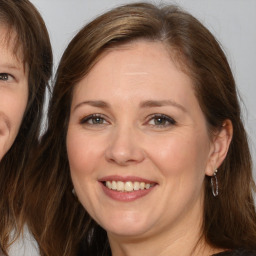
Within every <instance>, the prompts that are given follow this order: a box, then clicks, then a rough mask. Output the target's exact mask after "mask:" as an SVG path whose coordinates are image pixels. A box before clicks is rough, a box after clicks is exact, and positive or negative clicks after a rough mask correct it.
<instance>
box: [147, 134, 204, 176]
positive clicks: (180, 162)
mask: <svg viewBox="0 0 256 256" xmlns="http://www.w3.org/2000/svg"><path fill="white" fill-rule="evenodd" d="M151 140H152V141H151V142H150V143H149V144H151V146H149V145H147V146H146V147H145V148H147V153H148V155H150V157H149V158H150V159H151V160H152V161H153V162H154V164H155V166H157V167H158V169H160V170H161V171H162V174H163V175H164V176H177V177H180V176H181V175H183V174H186V176H188V177H189V176H190V177H191V175H198V173H202V175H204V169H205V166H206V163H207V159H208V150H209V146H208V143H207V139H205V137H204V136H201V135H200V136H195V135H190V136H189V135H187V134H170V135H169V136H165V138H161V139H159V138H158V139H157V140H154V138H152V139H151ZM153 140H154V142H153ZM152 145H154V146H153V147H152Z"/></svg>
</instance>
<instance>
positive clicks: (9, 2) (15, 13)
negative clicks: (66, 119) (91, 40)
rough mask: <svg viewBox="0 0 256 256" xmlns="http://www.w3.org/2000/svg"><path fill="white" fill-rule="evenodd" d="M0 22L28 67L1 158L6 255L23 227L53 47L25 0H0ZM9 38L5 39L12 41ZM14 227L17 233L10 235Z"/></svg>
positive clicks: (1, 235)
mask: <svg viewBox="0 0 256 256" xmlns="http://www.w3.org/2000/svg"><path fill="white" fill-rule="evenodd" d="M0 25H1V26H2V25H3V26H6V27H7V29H8V33H9V34H10V33H14V35H15V38H13V37H10V38H7V39H8V40H15V41H14V48H13V52H14V54H15V55H17V53H18V52H21V55H22V61H23V63H24V67H26V68H28V88H29V97H28V103H27V107H26V110H25V114H24V117H23V120H22V124H21V127H20V130H19V133H18V135H17V137H16V139H15V141H14V143H13V145H12V147H11V148H10V150H9V151H8V152H7V153H6V155H5V156H4V157H3V159H2V160H1V162H0V195H1V197H0V216H1V217H0V251H2V253H4V254H6V255H7V249H8V246H9V243H10V242H11V241H10V240H11V239H13V238H15V237H17V235H18V234H19V232H20V231H21V228H22V227H21V226H20V225H19V222H18V216H19V213H20V208H21V204H22V202H23V194H24V193H23V190H24V176H25V175H26V172H25V170H26V166H27V162H28V160H29V157H30V156H31V153H32V152H33V149H34V147H35V146H36V145H37V144H38V137H39V133H40V122H41V117H42V110H43V102H44V95H45V89H46V86H48V81H49V79H50V77H51V73H52V50H51V44H50V39H49V36H48V32H47V29H46V26H45V23H44V21H43V19H42V17H41V16H40V14H39V12H38V11H37V10H36V8H35V7H34V6H33V5H32V4H31V3H30V2H29V1H28V0H1V1H0ZM8 40H7V43H11V42H10V41H9V42H8ZM0 57H1V56H0ZM17 57H18V56H17ZM19 57H20V56H19ZM15 231H17V235H16V236H15V235H12V237H10V234H11V233H12V234H15ZM13 232H14V233H13Z"/></svg>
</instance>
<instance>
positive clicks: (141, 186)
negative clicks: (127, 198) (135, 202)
mask: <svg viewBox="0 0 256 256" xmlns="http://www.w3.org/2000/svg"><path fill="white" fill-rule="evenodd" d="M103 184H104V185H105V186H106V187H107V188H109V189H112V190H116V191H119V192H132V191H138V190H145V189H149V188H151V187H153V186H155V183H145V182H139V181H135V182H132V181H126V182H123V181H106V182H104V183H103Z"/></svg>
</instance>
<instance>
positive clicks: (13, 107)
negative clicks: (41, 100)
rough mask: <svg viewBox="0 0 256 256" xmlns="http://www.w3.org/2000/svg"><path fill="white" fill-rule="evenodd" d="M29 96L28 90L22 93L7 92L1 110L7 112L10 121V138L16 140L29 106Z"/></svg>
mask: <svg viewBox="0 0 256 256" xmlns="http://www.w3.org/2000/svg"><path fill="white" fill-rule="evenodd" d="M27 100H28V96H27V93H26V92H22V93H20V94H5V97H4V101H2V104H1V107H0V108H1V111H3V112H4V113H5V115H6V116H7V118H8V120H9V123H10V135H11V137H10V139H12V140H14V139H15V137H16V135H17V133H18V131H19V128H20V125H21V122H22V119H23V116H24V112H25V109H26V106H27Z"/></svg>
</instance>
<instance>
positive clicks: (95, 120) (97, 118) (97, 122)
mask: <svg viewBox="0 0 256 256" xmlns="http://www.w3.org/2000/svg"><path fill="white" fill-rule="evenodd" d="M93 120H94V123H95V124H101V123H102V118H100V117H95V118H94V119H93Z"/></svg>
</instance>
